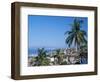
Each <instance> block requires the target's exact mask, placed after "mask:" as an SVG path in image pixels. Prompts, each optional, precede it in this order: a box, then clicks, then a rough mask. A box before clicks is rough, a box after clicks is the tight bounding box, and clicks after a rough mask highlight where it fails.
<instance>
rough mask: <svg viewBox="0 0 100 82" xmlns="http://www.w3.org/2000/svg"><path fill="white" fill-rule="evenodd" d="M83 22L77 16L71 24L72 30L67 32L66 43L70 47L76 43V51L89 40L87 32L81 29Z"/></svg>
mask: <svg viewBox="0 0 100 82" xmlns="http://www.w3.org/2000/svg"><path fill="white" fill-rule="evenodd" d="M83 22H84V21H83V20H80V19H78V18H75V19H74V21H73V23H72V24H71V27H72V28H71V30H70V31H66V32H65V35H66V40H65V42H66V44H68V46H69V47H70V46H71V45H72V44H74V46H75V47H76V51H78V49H79V48H80V45H81V44H83V43H86V42H87V40H86V37H87V33H86V32H85V31H84V30H82V29H81V27H82V24H83Z"/></svg>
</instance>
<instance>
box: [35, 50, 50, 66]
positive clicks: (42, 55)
mask: <svg viewBox="0 0 100 82" xmlns="http://www.w3.org/2000/svg"><path fill="white" fill-rule="evenodd" d="M43 65H49V60H48V59H47V57H46V50H45V49H44V48H41V49H40V48H39V49H38V56H37V57H36V66H43Z"/></svg>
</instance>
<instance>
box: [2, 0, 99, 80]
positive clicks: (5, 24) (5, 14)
mask: <svg viewBox="0 0 100 82" xmlns="http://www.w3.org/2000/svg"><path fill="white" fill-rule="evenodd" d="M12 1H13V2H14V1H24V2H28V1H29V0H0V82H3V81H4V82H10V81H11V82H15V80H12V79H10V70H11V68H10V66H11V40H10V39H11V2H12ZM30 2H39V3H52V4H68V5H86V6H98V8H99V10H100V0H30ZM98 22H100V11H99V13H98ZM99 26H100V25H98V27H99ZM98 35H100V29H99V28H98ZM98 42H100V38H99V39H98ZM98 45H99V47H98V49H99V48H100V43H99V44H98ZM98 51H99V50H98ZM98 60H99V61H98V62H100V51H99V52H98ZM98 69H100V63H99V68H98ZM28 81H29V82H33V81H34V82H40V81H44V82H52V81H56V82H57V81H58V82H76V81H77V82H79V81H91V82H94V81H95V82H100V71H99V75H97V76H95V75H94V76H79V77H63V78H52V79H35V80H28ZM23 82H27V80H23Z"/></svg>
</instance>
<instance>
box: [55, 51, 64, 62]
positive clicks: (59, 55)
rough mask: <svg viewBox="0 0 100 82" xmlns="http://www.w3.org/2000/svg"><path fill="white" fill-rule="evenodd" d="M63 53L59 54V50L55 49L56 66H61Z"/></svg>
mask: <svg viewBox="0 0 100 82" xmlns="http://www.w3.org/2000/svg"><path fill="white" fill-rule="evenodd" d="M63 55H64V54H63V53H61V50H60V49H56V57H57V59H58V62H57V63H58V64H61V63H62V61H63Z"/></svg>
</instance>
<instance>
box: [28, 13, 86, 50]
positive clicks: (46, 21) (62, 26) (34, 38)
mask: <svg viewBox="0 0 100 82" xmlns="http://www.w3.org/2000/svg"><path fill="white" fill-rule="evenodd" d="M74 18H75V17H66V16H39V15H29V16H28V47H29V48H42V47H46V48H65V47H67V45H66V44H65V35H64V33H65V32H66V31H68V30H70V29H71V26H70V24H72V23H73V20H74ZM81 19H82V20H83V21H84V23H83V25H82V29H83V30H85V31H86V32H87V28H88V27H87V25H88V24H87V23H88V19H87V18H86V17H84V18H81Z"/></svg>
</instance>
